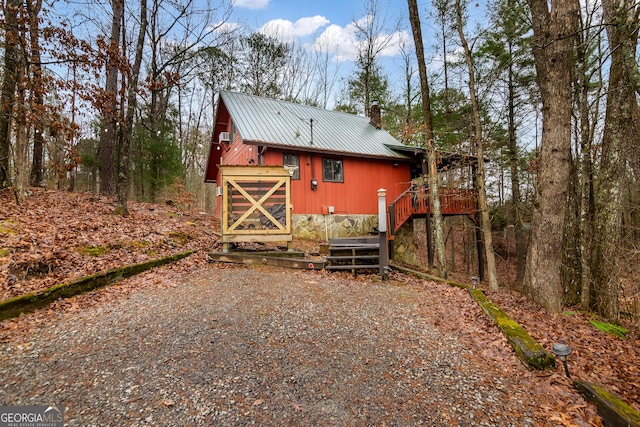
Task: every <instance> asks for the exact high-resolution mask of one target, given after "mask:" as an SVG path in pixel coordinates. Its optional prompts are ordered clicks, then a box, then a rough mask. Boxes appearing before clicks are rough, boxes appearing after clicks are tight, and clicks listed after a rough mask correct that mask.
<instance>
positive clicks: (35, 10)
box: [25, 0, 45, 186]
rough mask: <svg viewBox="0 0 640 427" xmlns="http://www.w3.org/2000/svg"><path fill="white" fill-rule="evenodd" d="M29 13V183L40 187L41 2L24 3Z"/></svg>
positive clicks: (41, 106) (42, 109) (37, 0)
mask: <svg viewBox="0 0 640 427" xmlns="http://www.w3.org/2000/svg"><path fill="white" fill-rule="evenodd" d="M25 4H26V7H27V12H28V13H29V37H30V40H31V73H30V74H31V94H32V95H31V96H32V99H31V111H32V113H33V114H32V116H33V119H32V120H33V128H34V134H33V159H32V162H31V178H30V182H31V185H33V186H38V185H42V183H43V181H44V177H43V171H42V161H43V156H44V149H43V148H44V139H43V137H42V130H43V128H44V126H43V124H42V123H43V117H44V115H45V111H44V84H43V80H42V66H41V65H40V26H39V15H40V10H41V9H42V0H35V1H32V0H27V2H26V3H25Z"/></svg>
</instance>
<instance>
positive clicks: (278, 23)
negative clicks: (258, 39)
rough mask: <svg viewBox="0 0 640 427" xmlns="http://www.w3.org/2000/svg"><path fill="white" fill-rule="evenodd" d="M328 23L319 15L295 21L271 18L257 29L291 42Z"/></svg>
mask: <svg viewBox="0 0 640 427" xmlns="http://www.w3.org/2000/svg"><path fill="white" fill-rule="evenodd" d="M328 23H329V20H328V19H327V18H325V17H324V16H320V15H316V16H311V17H306V18H300V19H298V20H297V21H296V22H291V21H288V20H286V19H273V20H271V21H269V22H267V23H266V24H264V25H263V26H262V27H260V28H259V29H258V31H259V32H260V33H262V34H266V35H269V36H272V37H276V38H278V39H279V40H281V41H284V42H292V41H293V40H295V39H296V38H297V37H305V36H309V35H311V34H313V33H315V32H316V31H318V30H319V29H320V28H322V27H324V26H326V25H327V24H328Z"/></svg>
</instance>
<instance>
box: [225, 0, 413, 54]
mask: <svg viewBox="0 0 640 427" xmlns="http://www.w3.org/2000/svg"><path fill="white" fill-rule="evenodd" d="M379 4H380V8H381V11H384V10H383V9H386V8H387V7H386V6H385V5H388V11H387V13H388V16H389V19H388V21H389V25H391V24H393V23H394V22H395V20H397V19H399V18H400V17H402V16H406V15H407V12H406V10H407V3H406V0H380V1H379ZM233 5H234V16H233V17H232V20H233V18H234V17H235V18H238V19H241V20H242V21H243V22H245V23H246V25H248V26H249V27H250V28H253V29H256V30H258V31H260V32H264V33H266V34H271V35H273V34H278V35H279V36H280V37H281V38H282V39H284V41H288V42H291V41H294V40H295V41H296V42H299V43H302V44H305V45H309V46H312V45H313V44H322V45H323V46H325V49H326V46H331V50H332V53H333V54H334V55H335V57H334V60H336V61H350V60H353V58H354V55H355V53H356V49H355V40H354V33H353V25H352V23H353V22H354V21H357V20H360V19H363V18H364V17H365V0H234V1H233ZM402 24H403V25H404V26H405V29H404V30H400V31H398V32H395V33H391V32H389V33H388V34H387V35H388V36H392V37H394V39H395V40H407V41H410V42H411V43H412V37H411V33H410V31H409V30H408V29H407V27H408V20H407V19H406V18H405V19H403V20H402ZM397 54H398V48H397V47H395V44H394V46H392V47H390V48H389V49H388V50H387V51H385V52H383V53H382V57H393V56H396V55H397Z"/></svg>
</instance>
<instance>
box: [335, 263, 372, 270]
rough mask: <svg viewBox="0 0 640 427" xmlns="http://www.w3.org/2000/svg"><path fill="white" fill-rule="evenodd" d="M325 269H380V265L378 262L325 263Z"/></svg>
mask: <svg viewBox="0 0 640 427" xmlns="http://www.w3.org/2000/svg"><path fill="white" fill-rule="evenodd" d="M324 269H325V270H370V269H371V270H373V269H376V270H379V269H380V265H378V264H354V265H349V264H344V265H325V266H324Z"/></svg>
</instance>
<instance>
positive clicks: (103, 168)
mask: <svg viewBox="0 0 640 427" xmlns="http://www.w3.org/2000/svg"><path fill="white" fill-rule="evenodd" d="M111 9H112V15H111V36H110V38H109V46H108V51H107V57H108V60H107V70H106V71H107V73H106V74H107V78H106V83H105V98H106V99H105V103H104V105H103V108H102V121H103V127H104V129H103V132H102V134H101V137H100V192H101V193H102V194H104V195H108V196H113V195H115V192H116V186H115V185H116V171H117V164H116V162H117V155H116V154H117V147H118V144H117V122H118V76H119V73H120V63H121V60H122V50H121V46H120V35H121V32H122V21H123V19H124V0H112V1H111Z"/></svg>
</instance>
